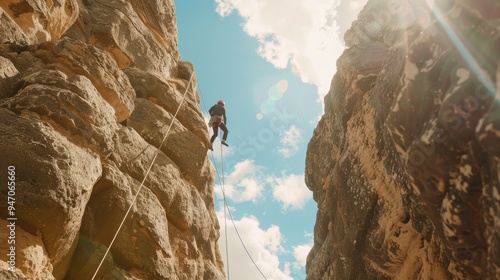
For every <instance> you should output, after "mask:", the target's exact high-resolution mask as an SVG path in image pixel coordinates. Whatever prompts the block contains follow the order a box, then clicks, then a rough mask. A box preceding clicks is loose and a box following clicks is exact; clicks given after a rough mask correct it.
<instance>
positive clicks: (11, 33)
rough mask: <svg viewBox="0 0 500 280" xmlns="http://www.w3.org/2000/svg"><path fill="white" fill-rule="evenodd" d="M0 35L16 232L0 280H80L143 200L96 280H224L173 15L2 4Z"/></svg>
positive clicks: (148, 7)
mask: <svg viewBox="0 0 500 280" xmlns="http://www.w3.org/2000/svg"><path fill="white" fill-rule="evenodd" d="M0 23H1V24H0V36H3V37H2V39H4V41H3V42H0V43H4V44H2V45H0V141H1V142H2V145H1V146H0V154H2V157H0V169H2V170H7V167H8V166H15V168H16V211H15V215H16V218H17V222H16V230H17V231H16V238H17V240H16V252H17V259H16V271H15V272H10V271H8V269H7V268H8V265H7V263H6V261H7V259H6V254H7V251H8V250H9V248H7V247H6V244H0V255H1V256H0V278H2V279H44V280H45V279H90V278H91V277H92V276H93V275H94V273H95V272H96V269H97V266H98V265H99V263H100V261H101V259H102V258H103V256H104V253H105V252H106V250H107V246H109V244H110V242H111V240H112V239H113V236H114V235H115V233H116V232H117V230H118V228H119V226H120V223H121V221H122V219H123V218H124V215H125V213H126V212H127V210H128V209H129V206H130V205H131V203H132V201H133V199H134V197H135V195H136V193H137V191H138V190H139V189H140V193H139V195H138V196H137V200H136V201H135V203H134V205H133V206H132V209H131V211H130V213H129V215H128V216H127V219H125V221H124V223H123V226H122V227H121V229H120V231H119V234H118V235H117V237H116V240H115V241H114V243H113V246H112V247H111V249H110V252H109V254H108V255H107V256H106V259H105V260H104V262H103V265H102V267H101V269H100V270H99V273H98V279H224V278H225V276H224V272H223V263H222V261H221V257H220V253H219V248H218V246H217V240H218V238H219V224H218V221H217V218H216V215H215V211H214V198H213V190H212V186H213V183H214V169H213V167H212V166H211V164H210V162H209V161H208V158H207V143H208V131H207V127H206V124H205V121H204V119H203V115H202V113H201V111H200V108H199V98H198V95H197V93H196V84H197V80H196V75H195V73H194V67H193V65H192V64H190V63H187V62H183V61H181V60H180V56H179V53H178V50H177V31H176V24H175V14H174V6H173V2H172V1H159V0H158V1H156V0H150V1H118V0H117V1H3V2H2V3H1V4H0ZM184 93H186V97H185V99H184V100H183V95H184ZM181 101H182V104H181ZM177 109H179V112H178V115H177V117H176V119H175V121H174V122H173V124H172V127H171V129H170V132H169V134H168V137H167V138H166V141H165V143H163V145H161V147H160V144H161V143H162V140H163V138H164V137H165V135H166V133H167V131H168V128H169V126H170V124H171V121H172V120H173V116H174V114H175V113H176V111H177ZM153 159H155V164H154V165H153V166H151V168H150V165H151V162H152V160H153ZM146 175H147V178H146V179H145V176H146ZM6 180H7V178H6V177H5V176H3V177H2V176H0V184H2V185H4V186H5V185H7V181H6ZM6 196H7V190H6V189H0V198H1V199H0V209H1V210H0V220H1V221H2V224H4V223H5V222H6V218H7V217H8V215H7V213H6V212H5V209H7V204H6V203H7V199H5V198H6ZM5 234H6V233H4V231H0V238H1V239H3V240H5V238H6V236H4V235H5Z"/></svg>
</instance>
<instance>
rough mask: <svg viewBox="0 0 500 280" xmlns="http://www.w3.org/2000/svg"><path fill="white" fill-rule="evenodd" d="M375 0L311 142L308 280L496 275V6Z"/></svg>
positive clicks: (354, 31) (341, 62) (351, 37)
mask: <svg viewBox="0 0 500 280" xmlns="http://www.w3.org/2000/svg"><path fill="white" fill-rule="evenodd" d="M435 5H436V7H437V8H438V9H436V10H435V11H436V12H434V13H429V9H428V8H427V7H426V2H425V1H385V0H380V1H369V2H368V3H367V5H366V6H365V7H364V9H363V11H362V12H361V13H360V15H359V17H358V20H357V21H355V22H354V23H353V25H352V27H351V29H350V30H348V31H347V32H346V34H345V39H346V45H347V47H348V48H347V49H346V50H345V51H344V53H343V54H342V56H341V57H340V58H339V59H338V61H337V73H336V74H335V76H334V78H333V80H332V86H331V89H330V92H329V93H328V95H327V96H326V97H325V114H324V115H323V117H322V118H321V120H320V122H319V124H318V126H317V127H316V129H315V131H314V135H313V137H312V139H311V141H310V143H309V147H308V153H307V160H306V161H307V162H306V182H307V185H308V187H309V188H310V189H311V190H312V191H313V192H314V199H315V200H316V201H317V203H318V213H317V218H316V225H315V229H314V232H315V235H314V247H313V249H312V250H311V252H310V254H309V256H308V261H307V279H500V250H499V248H500V244H499V242H500V235H499V232H500V219H499V216H500V195H499V194H500V183H499V175H500V168H499V166H500V161H499V160H500V158H499V156H500V144H499V143H500V139H499V138H500V108H499V100H500V95H499V93H498V91H497V88H498V86H497V84H498V82H497V79H498V78H500V75H499V74H500V70H499V69H500V68H499V67H498V66H499V61H500V52H499V51H498V50H499V49H500V48H499V47H500V45H499V42H500V24H499V22H498V18H499V17H500V5H498V3H497V2H496V1H465V0H443V1H440V0H437V1H436V3H435Z"/></svg>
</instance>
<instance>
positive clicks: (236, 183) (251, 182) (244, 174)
mask: <svg viewBox="0 0 500 280" xmlns="http://www.w3.org/2000/svg"><path fill="white" fill-rule="evenodd" d="M262 177H263V175H262V167H261V166H257V165H255V163H254V162H253V161H251V160H244V161H240V162H238V163H237V164H236V165H235V167H234V170H233V172H231V174H229V175H228V176H227V177H226V178H227V180H225V186H224V190H225V194H226V198H229V199H232V200H233V201H235V202H244V201H256V200H257V199H258V198H259V197H262V192H263V190H264V184H263V183H262ZM215 193H216V194H217V195H218V196H219V197H222V190H221V189H220V188H215Z"/></svg>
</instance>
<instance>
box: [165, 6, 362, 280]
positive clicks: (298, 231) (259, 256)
mask: <svg viewBox="0 0 500 280" xmlns="http://www.w3.org/2000/svg"><path fill="white" fill-rule="evenodd" d="M243 2H246V3H243ZM271 2H272V3H271ZM364 2H366V1H342V2H340V1H326V0H294V1H291V2H290V1H289V0H276V1H267V0H255V1H239V0H216V1H194V0H183V1H177V2H176V3H175V4H176V12H177V24H178V34H179V35H178V36H179V50H180V53H181V56H182V58H183V60H185V61H190V62H192V63H193V64H194V66H195V70H196V74H197V78H198V83H199V88H198V89H199V93H200V94H201V95H202V97H203V99H204V102H205V105H206V107H207V108H209V107H210V106H212V105H213V104H215V103H216V102H217V100H219V99H223V100H224V101H225V102H226V112H227V117H228V128H229V137H228V140H227V142H228V143H229V145H230V147H229V148H226V147H224V148H223V153H224V183H225V184H224V185H225V190H226V197H227V198H228V203H229V205H230V208H231V215H232V217H233V218H234V222H235V224H236V227H237V229H238V231H239V233H240V235H241V237H242V239H243V242H245V244H246V246H247V249H248V251H249V252H250V254H251V255H252V258H253V259H254V261H255V262H256V263H257V265H258V266H259V268H260V270H261V271H262V273H263V274H264V275H265V276H266V278H267V279H305V267H304V264H305V256H306V255H307V253H308V251H309V250H310V248H311V246H312V241H313V237H312V236H313V230H314V223H315V219H316V211H317V206H316V203H315V202H314V201H313V200H312V193H311V192H310V191H309V190H308V189H307V187H306V186H305V183H304V169H305V154H306V149H307V143H308V142H309V140H310V138H311V136H312V132H313V130H314V128H315V126H316V124H317V121H318V120H319V117H320V115H321V114H322V110H323V108H322V107H323V104H322V102H321V100H322V96H324V95H325V94H326V92H327V90H328V87H329V83H330V80H331V78H332V77H333V74H334V73H335V62H336V59H337V58H338V56H339V55H340V54H341V52H342V50H343V46H342V41H341V40H340V37H341V36H340V33H342V34H343V32H344V31H345V29H346V28H348V27H349V26H350V24H349V22H351V21H352V19H354V18H355V16H356V15H357V13H358V12H359V10H360V8H361V6H362V5H364ZM336 11H342V15H341V16H339V15H336ZM201 106H202V109H203V110H204V109H205V108H204V105H203V103H202V105H201ZM214 156H215V158H216V159H215V164H217V166H218V168H219V171H221V170H220V168H221V165H220V164H221V162H220V156H221V154H220V142H219V141H218V140H217V141H216V142H215V151H214ZM221 175H222V174H221ZM216 184H217V185H216V186H215V189H214V192H215V195H216V197H215V198H216V211H217V212H218V217H219V220H220V223H221V238H220V240H219V245H220V248H221V254H222V255H223V256H222V257H223V260H224V262H226V259H229V273H230V277H231V279H239V280H247V279H248V280H250V279H251V280H255V279H264V278H263V277H262V276H261V275H260V273H259V271H258V270H257V269H256V268H255V267H254V265H253V264H252V263H251V261H250V259H249V258H248V256H247V254H246V253H245V251H244V249H243V247H242V245H241V243H240V241H239V239H238V237H237V235H236V232H235V231H234V228H233V225H232V223H231V221H227V223H226V225H227V239H228V252H229V258H227V256H226V247H225V244H226V239H225V236H226V235H225V234H226V232H225V222H224V212H223V207H222V206H223V199H222V195H221V188H220V185H219V180H217V181H216ZM227 218H228V219H229V217H227ZM226 265H227V264H226Z"/></svg>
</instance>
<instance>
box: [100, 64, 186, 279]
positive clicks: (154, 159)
mask: <svg viewBox="0 0 500 280" xmlns="http://www.w3.org/2000/svg"><path fill="white" fill-rule="evenodd" d="M193 75H194V71H193V73H191V77H190V78H189V82H188V84H187V86H186V90H185V91H184V95H183V96H182V99H181V102H180V103H179V107H178V108H177V111H176V112H175V114H174V117H173V118H172V121H171V122H170V125H169V126H168V129H167V132H166V133H165V136H163V139H162V140H161V143H160V146H158V149H157V150H156V153H155V156H154V157H153V159H152V160H151V164H150V165H149V168H148V170H147V171H146V174H145V175H144V179H142V182H141V185H140V186H139V189H138V190H137V193H136V194H135V196H134V199H133V200H132V203H131V204H130V206H129V208H128V210H127V212H126V213H125V216H124V217H123V220H122V222H121V223H120V226H119V227H118V229H117V230H116V233H115V236H113V239H112V240H111V243H110V244H109V246H108V248H107V249H106V252H105V253H104V256H103V257H102V260H101V262H100V263H99V266H97V269H96V271H95V273H94V276H92V280H94V279H95V277H96V276H97V273H98V272H99V269H100V268H101V266H102V264H103V263H104V259H106V256H107V255H108V253H109V250H110V249H111V246H112V245H113V243H114V242H115V239H116V237H117V236H118V233H119V232H120V230H121V228H122V226H123V224H124V223H125V220H126V219H127V216H128V214H129V213H130V210H131V209H132V206H134V204H135V201H136V200H137V197H138V196H139V193H140V192H141V189H142V187H143V186H144V182H146V179H147V178H148V175H149V172H150V171H151V168H152V167H153V165H154V163H155V161H156V158H157V157H158V154H159V153H160V150H161V147H162V146H163V143H164V142H165V140H167V136H168V134H169V132H170V129H171V128H172V125H173V124H174V121H175V119H176V117H177V114H178V113H179V110H180V109H181V106H182V103H183V102H184V99H185V98H186V95H187V92H188V90H189V85H190V84H191V80H192V79H193Z"/></svg>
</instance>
